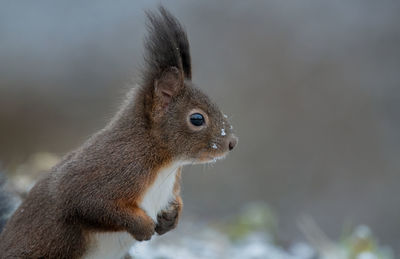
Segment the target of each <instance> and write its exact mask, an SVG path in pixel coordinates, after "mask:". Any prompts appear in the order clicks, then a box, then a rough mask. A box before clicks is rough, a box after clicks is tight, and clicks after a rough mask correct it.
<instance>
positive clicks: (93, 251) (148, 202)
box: [84, 162, 182, 258]
mask: <svg viewBox="0 0 400 259" xmlns="http://www.w3.org/2000/svg"><path fill="white" fill-rule="evenodd" d="M181 166H182V163H177V162H176V163H172V164H171V165H169V166H167V167H163V168H162V169H161V170H160V171H159V172H158V174H157V177H156V179H155V180H154V182H153V183H152V184H151V185H150V186H149V187H148V188H147V190H146V192H145V194H144V196H143V198H142V201H141V203H140V207H141V208H142V209H143V210H144V211H146V213H147V215H149V216H150V217H151V218H152V219H153V220H154V221H155V222H157V214H158V213H159V212H160V211H161V210H163V209H165V208H166V207H167V206H168V204H169V202H170V201H172V200H173V199H174V185H175V181H176V174H177V172H178V171H179V170H180V167H181ZM90 239H91V243H90V247H89V249H88V251H87V253H86V255H85V256H84V258H121V257H122V256H123V255H124V254H125V253H126V252H127V251H129V248H130V247H131V246H132V245H133V244H134V242H135V240H134V239H133V238H132V236H131V235H130V234H129V233H128V232H126V231H121V232H98V233H94V234H91V237H90Z"/></svg>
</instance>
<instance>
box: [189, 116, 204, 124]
mask: <svg viewBox="0 0 400 259" xmlns="http://www.w3.org/2000/svg"><path fill="white" fill-rule="evenodd" d="M204 122H205V121H204V117H203V115H201V114H200V113H193V114H192V115H190V123H192V124H193V125H194V126H197V127H199V126H201V125H203V124H204Z"/></svg>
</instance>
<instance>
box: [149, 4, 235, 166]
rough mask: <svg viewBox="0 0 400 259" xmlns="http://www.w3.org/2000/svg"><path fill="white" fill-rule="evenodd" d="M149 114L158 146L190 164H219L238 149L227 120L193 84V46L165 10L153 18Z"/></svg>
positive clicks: (150, 15)
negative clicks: (191, 50) (218, 160)
mask: <svg viewBox="0 0 400 259" xmlns="http://www.w3.org/2000/svg"><path fill="white" fill-rule="evenodd" d="M147 17H148V21H149V23H148V30H149V35H148V37H147V39H146V42H145V47H146V55H145V61H146V66H145V69H144V72H143V78H144V82H143V86H144V87H143V88H142V90H143V92H144V95H145V99H144V102H145V113H146V118H147V121H148V124H149V129H150V132H151V134H152V137H153V138H154V139H155V140H156V141H157V145H159V146H160V147H163V148H164V149H166V150H167V151H168V152H169V153H170V154H171V155H172V156H173V157H174V158H176V159H179V160H181V161H186V162H188V163H205V162H213V161H216V160H217V159H219V158H223V157H224V156H225V155H226V154H227V153H228V152H229V151H230V150H232V149H233V148H234V147H235V146H236V144H237V138H236V137H235V136H234V134H233V131H232V129H233V127H232V126H231V125H230V124H229V122H228V120H227V116H226V115H224V114H223V113H222V112H221V111H220V109H219V108H218V107H217V105H215V104H214V103H213V102H212V101H211V100H210V98H209V97H208V96H207V95H206V94H204V93H203V92H202V91H201V90H200V89H199V88H197V87H196V86H195V85H194V84H193V83H192V81H191V76H192V75H191V60H190V51H189V42H188V39H187V36H186V32H185V31H184V30H183V28H182V26H181V24H180V23H179V22H178V21H177V19H176V18H175V17H174V16H172V15H171V14H170V13H169V12H168V11H167V10H165V9H164V8H163V7H160V8H159V13H157V14H156V13H152V12H148V13H147Z"/></svg>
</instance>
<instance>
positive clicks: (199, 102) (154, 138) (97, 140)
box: [0, 7, 237, 258]
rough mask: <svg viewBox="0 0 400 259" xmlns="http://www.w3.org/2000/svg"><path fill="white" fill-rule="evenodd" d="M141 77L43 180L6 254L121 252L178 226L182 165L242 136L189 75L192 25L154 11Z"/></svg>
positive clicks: (14, 223) (223, 150)
mask: <svg viewBox="0 0 400 259" xmlns="http://www.w3.org/2000/svg"><path fill="white" fill-rule="evenodd" d="M147 17H148V24H147V25H148V33H149V34H148V37H147V38H146V42H145V61H146V63H145V66H144V68H143V71H142V82H141V84H140V85H139V86H136V87H134V88H133V89H132V90H131V91H130V92H129V94H128V96H127V99H126V101H125V103H124V104H123V105H122V106H121V108H120V110H119V111H118V112H117V114H116V115H115V116H114V118H113V119H112V120H111V122H110V123H108V124H107V125H106V127H105V128H104V129H102V130H100V131H99V132H98V133H96V134H94V135H93V136H92V137H91V138H90V139H89V140H88V141H86V142H85V143H84V144H83V145H82V146H81V147H79V148H78V149H77V150H75V151H72V152H71V153H69V154H67V155H66V156H65V157H64V159H63V160H62V161H61V162H60V163H58V164H57V165H56V166H55V167H53V168H52V170H51V172H50V173H49V174H48V175H46V176H45V177H43V178H42V179H41V180H39V181H38V182H37V184H36V185H35V186H34V187H33V188H32V190H31V191H30V193H29V194H28V196H27V198H26V200H25V201H24V202H23V203H22V204H21V205H20V206H19V208H18V209H17V211H16V212H15V213H14V215H13V216H12V217H11V219H10V220H9V221H8V222H7V224H6V226H5V228H4V231H3V232H2V233H1V235H0V258H6V257H35V258H36V257H45V258H49V257H50V258H53V257H54V258H80V257H85V258H94V257H104V258H117V257H120V256H122V254H121V252H124V251H127V250H128V249H129V247H130V246H131V245H132V242H133V241H134V240H137V241H142V240H148V239H150V238H151V237H152V235H153V234H154V233H158V234H159V235H162V234H164V233H166V232H168V231H169V230H171V229H173V228H175V227H176V224H177V222H178V218H179V215H180V212H181V210H182V199H181V197H180V176H181V171H182V166H183V165H186V164H198V163H209V162H214V161H216V160H217V159H220V158H223V157H225V155H226V154H227V153H228V152H229V151H230V150H232V149H233V148H234V147H235V145H236V143H237V138H236V137H235V136H234V134H233V132H232V127H231V126H230V124H229V122H228V120H227V117H226V116H225V115H224V114H223V113H222V112H221V111H220V110H219V109H218V107H217V105H216V104H214V103H213V102H212V101H211V100H210V98H209V97H208V96H207V95H206V94H204V93H203V92H202V91H201V90H200V89H199V88H197V87H196V86H195V85H194V84H193V83H192V82H191V75H192V71H191V58H190V50H189V43H188V39H187V35H186V32H185V31H184V30H183V28H182V26H181V25H180V23H179V22H178V20H177V19H176V18H175V17H174V16H172V14H170V13H169V12H168V11H167V10H166V9H164V8H163V7H160V8H159V12H157V13H155V12H147Z"/></svg>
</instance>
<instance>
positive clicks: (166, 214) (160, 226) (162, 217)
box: [156, 204, 180, 235]
mask: <svg viewBox="0 0 400 259" xmlns="http://www.w3.org/2000/svg"><path fill="white" fill-rule="evenodd" d="M179 213H180V208H179V206H177V205H176V204H173V205H171V206H170V207H169V208H168V209H167V210H163V211H161V212H160V213H159V214H158V215H157V225H156V232H157V233H158V234H159V235H163V234H165V233H166V232H168V231H170V230H172V229H174V228H175V227H176V225H177V224H178V218H179Z"/></svg>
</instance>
